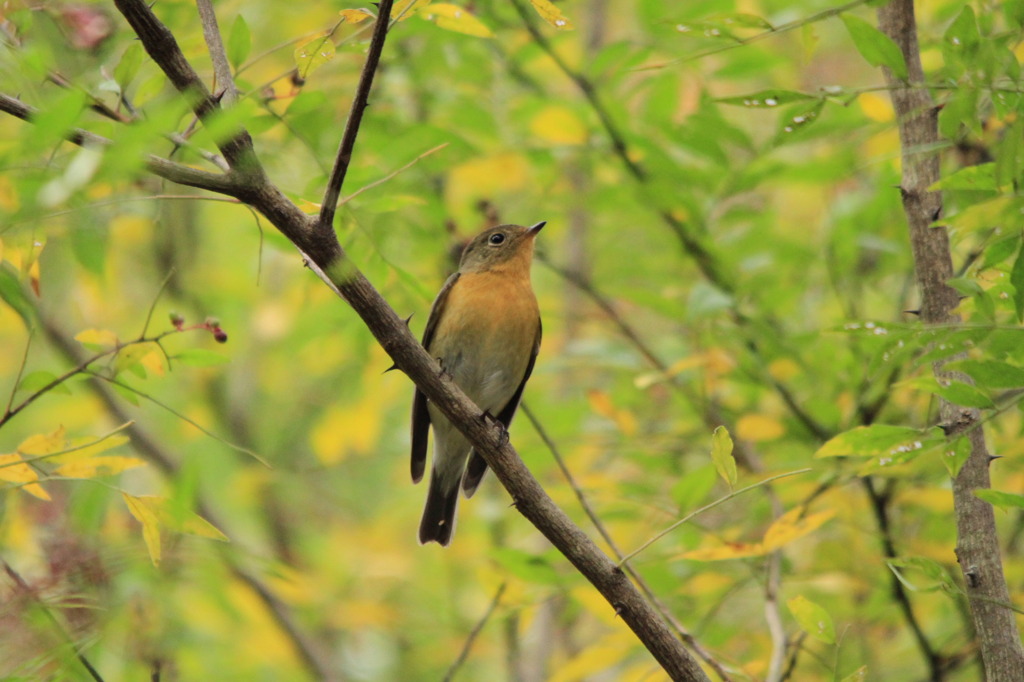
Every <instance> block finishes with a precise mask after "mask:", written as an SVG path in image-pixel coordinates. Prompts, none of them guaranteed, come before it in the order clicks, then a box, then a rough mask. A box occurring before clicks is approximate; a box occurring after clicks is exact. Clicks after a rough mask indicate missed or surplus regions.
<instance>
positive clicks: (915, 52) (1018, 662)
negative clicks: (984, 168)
mask: <svg viewBox="0 0 1024 682" xmlns="http://www.w3.org/2000/svg"><path fill="white" fill-rule="evenodd" d="M878 24H879V28H880V29H881V30H882V32H883V33H885V34H886V35H888V36H889V37H890V38H891V39H892V40H893V41H894V42H895V43H896V45H897V46H898V47H899V49H900V52H901V53H902V55H903V60H904V62H905V64H906V66H907V74H908V77H907V79H906V83H905V82H904V79H901V78H899V77H897V76H896V75H895V74H893V73H892V71H891V70H890V69H888V68H883V73H884V74H885V79H886V82H887V83H888V84H889V85H890V86H891V87H892V89H891V90H890V92H889V94H890V97H891V99H892V103H893V109H894V110H895V112H896V120H897V127H898V130H899V136H900V146H901V148H902V156H903V158H902V178H901V182H900V194H901V197H902V200H903V210H904V213H905V214H906V218H907V223H908V226H909V230H910V246H911V251H912V252H913V257H914V265H915V270H916V274H917V283H918V287H919V288H920V291H921V312H920V317H921V321H922V322H924V323H925V324H926V325H936V324H939V325H943V324H950V323H953V324H955V323H957V322H959V316H958V315H957V314H956V313H954V312H953V311H954V310H955V308H956V307H957V305H958V304H959V297H958V294H957V292H956V291H955V290H954V289H953V288H952V287H950V286H949V285H948V284H947V281H948V280H949V279H950V278H951V277H952V275H953V261H952V258H951V255H950V248H949V235H948V234H947V231H946V229H945V227H932V225H933V224H934V222H935V221H936V220H938V219H939V218H940V217H941V215H942V208H943V206H942V195H941V194H940V193H939V192H931V191H929V190H928V188H929V187H931V186H932V185H933V184H934V183H935V182H937V181H938V180H939V170H940V169H939V158H938V154H937V153H936V152H934V151H932V150H934V149H935V147H936V145H937V143H938V142H939V131H938V112H937V110H936V108H935V105H934V102H933V101H932V97H931V94H930V93H929V92H928V91H927V90H925V89H922V88H914V87H912V86H913V85H914V84H921V83H923V82H924V69H923V68H922V65H921V54H920V49H919V48H918V42H917V20H916V18H915V16H914V3H913V0H892V2H889V3H887V4H885V5H884V6H882V7H880V8H879V10H878ZM951 359H952V358H951ZM942 365H943V363H942V362H937V363H935V365H934V366H933V371H934V373H935V375H936V377H937V378H939V379H940V380H947V379H949V378H951V376H952V375H951V373H950V372H948V371H945V370H944V369H943V366H942ZM957 378H961V377H957ZM963 378H964V379H968V378H967V377H963ZM968 380H969V379H968ZM939 415H940V418H941V420H942V425H943V428H944V429H945V430H946V432H947V434H948V435H949V436H950V437H953V438H955V437H960V436H966V437H967V438H968V439H969V442H970V444H971V454H970V455H969V456H968V458H967V461H966V462H965V463H964V465H963V467H962V468H961V469H960V472H959V473H958V474H957V475H956V477H955V478H954V479H953V508H954V512H955V516H956V524H957V545H956V555H957V560H958V561H959V563H960V570H961V572H962V573H963V577H964V582H965V585H966V590H967V596H968V601H969V603H970V607H971V615H972V617H973V620H974V626H975V630H976V636H977V639H978V643H979V646H980V649H981V659H982V662H983V665H984V668H985V676H986V679H987V680H988V681H989V682H1009V681H1011V680H1020V672H1021V671H1022V670H1024V649H1022V647H1021V640H1020V634H1019V631H1018V629H1017V622H1016V619H1015V618H1014V614H1013V612H1012V611H1011V610H1010V609H1007V608H1006V607H1005V606H1003V604H1007V603H1009V601H1010V599H1009V590H1008V588H1007V585H1006V578H1005V576H1004V574H1003V564H1002V557H1001V552H1000V545H999V537H998V534H997V532H996V526H995V513H994V511H993V508H992V505H991V504H989V503H987V502H984V501H982V500H980V499H979V498H977V497H976V496H975V495H974V491H975V490H978V489H987V488H989V487H990V486H991V481H990V472H989V464H990V463H991V461H992V457H991V455H990V454H989V452H988V448H987V445H986V443H985V434H984V431H983V430H982V429H981V428H979V425H980V418H981V414H980V411H979V410H977V409H972V408H966V407H961V406H958V405H955V404H953V403H950V402H948V401H946V400H943V399H940V401H939Z"/></svg>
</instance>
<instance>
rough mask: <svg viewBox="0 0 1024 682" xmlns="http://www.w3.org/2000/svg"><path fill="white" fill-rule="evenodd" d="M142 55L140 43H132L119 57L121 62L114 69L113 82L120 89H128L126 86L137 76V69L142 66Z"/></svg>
mask: <svg viewBox="0 0 1024 682" xmlns="http://www.w3.org/2000/svg"><path fill="white" fill-rule="evenodd" d="M142 55H143V51H142V43H138V42H134V43H131V44H130V45H128V47H126V48H125V50H124V53H123V54H122V55H121V61H119V62H118V63H117V66H115V67H114V80H115V81H117V82H118V84H119V85H120V86H121V88H122V89H124V88H126V87H128V84H129V83H131V82H132V81H133V80H135V76H136V75H138V73H139V68H140V67H141V66H142Z"/></svg>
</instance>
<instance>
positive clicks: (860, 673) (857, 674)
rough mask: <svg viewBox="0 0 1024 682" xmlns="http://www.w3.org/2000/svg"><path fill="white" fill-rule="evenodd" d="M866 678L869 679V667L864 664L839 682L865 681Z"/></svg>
mask: <svg viewBox="0 0 1024 682" xmlns="http://www.w3.org/2000/svg"><path fill="white" fill-rule="evenodd" d="M866 679H868V667H867V666H866V665H862V666H861V667H859V668H857V669H856V670H854V671H853V672H852V673H850V674H849V675H847V676H846V677H844V678H843V679H841V680H840V681H839V682H864V680H866Z"/></svg>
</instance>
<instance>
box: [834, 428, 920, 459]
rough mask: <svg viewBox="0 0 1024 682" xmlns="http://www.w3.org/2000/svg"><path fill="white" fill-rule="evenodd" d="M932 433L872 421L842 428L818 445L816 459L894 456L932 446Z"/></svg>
mask: <svg viewBox="0 0 1024 682" xmlns="http://www.w3.org/2000/svg"><path fill="white" fill-rule="evenodd" d="M936 442H937V438H936V436H935V435H934V434H930V433H928V432H927V431H921V430H919V429H913V428H910V427H909V426H891V425H889V424H872V425H871V426H858V427H856V428H853V429H850V430H849V431H844V432H843V433H840V434H839V435H838V436H835V437H834V438H831V439H830V440H829V441H828V442H826V443H825V444H824V445H822V446H821V447H820V448H818V451H817V452H815V453H814V457H815V458H816V459H820V458H822V457H877V456H897V455H902V454H905V453H909V452H916V451H921V450H923V449H924V448H925V447H926V446H931V445H934V444H935V443H936Z"/></svg>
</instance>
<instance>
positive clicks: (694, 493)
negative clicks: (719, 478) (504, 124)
mask: <svg viewBox="0 0 1024 682" xmlns="http://www.w3.org/2000/svg"><path fill="white" fill-rule="evenodd" d="M715 478H716V471H715V467H713V466H710V465H707V466H702V467H698V468H696V469H693V470H691V471H687V472H686V473H685V474H683V475H682V476H680V478H679V481H677V482H676V484H675V485H673V486H672V499H673V500H674V501H675V503H676V504H677V505H679V508H680V509H682V510H690V509H695V508H696V507H697V506H698V505H700V504H701V503H702V502H703V501H704V500H705V499H706V498H707V496H708V494H709V493H710V492H711V489H712V488H714V487H715Z"/></svg>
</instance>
